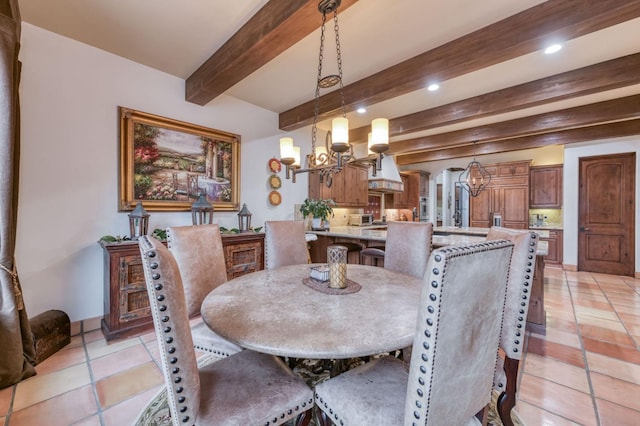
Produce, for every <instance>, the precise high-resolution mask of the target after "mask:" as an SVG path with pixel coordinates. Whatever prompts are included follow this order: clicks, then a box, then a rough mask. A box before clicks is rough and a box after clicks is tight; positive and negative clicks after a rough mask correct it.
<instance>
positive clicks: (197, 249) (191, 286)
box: [167, 225, 227, 317]
mask: <svg viewBox="0 0 640 426" xmlns="http://www.w3.org/2000/svg"><path fill="white" fill-rule="evenodd" d="M167 246H168V247H169V251H171V253H172V254H173V257H174V258H175V260H176V262H177V263H178V267H179V268H180V274H181V276H182V284H183V285H184V290H185V296H186V300H187V312H188V314H189V317H193V316H196V315H199V314H200V307H201V305H202V302H203V300H204V298H205V297H207V294H209V293H210V292H211V290H213V289H214V288H216V287H218V286H219V285H221V284H223V283H225V282H226V281H227V268H226V265H225V258H224V248H223V247H222V237H221V235H220V228H219V227H218V225H197V226H195V225H192V226H171V227H169V228H167Z"/></svg>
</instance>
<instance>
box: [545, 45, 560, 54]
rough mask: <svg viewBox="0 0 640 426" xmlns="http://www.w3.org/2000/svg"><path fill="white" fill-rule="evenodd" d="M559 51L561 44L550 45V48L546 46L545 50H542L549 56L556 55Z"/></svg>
mask: <svg viewBox="0 0 640 426" xmlns="http://www.w3.org/2000/svg"><path fill="white" fill-rule="evenodd" d="M560 49H562V45H561V44H558V43H556V44H552V45H550V46H547V48H546V49H544V53H546V54H547V55H550V54H552V53H556V52H557V51H559V50H560Z"/></svg>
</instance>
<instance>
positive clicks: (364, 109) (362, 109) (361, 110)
mask: <svg viewBox="0 0 640 426" xmlns="http://www.w3.org/2000/svg"><path fill="white" fill-rule="evenodd" d="M356 111H357V112H358V114H364V113H365V112H367V109H366V108H358V109H357V110H356Z"/></svg>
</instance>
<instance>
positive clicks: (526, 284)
mask: <svg viewBox="0 0 640 426" xmlns="http://www.w3.org/2000/svg"><path fill="white" fill-rule="evenodd" d="M497 239H502V240H509V241H511V242H513V244H514V247H513V256H512V257H511V265H510V266H509V284H508V286H507V301H506V306H505V314H504V320H503V323H502V335H501V337H500V347H501V348H502V350H503V351H504V353H505V355H506V356H508V357H509V358H511V359H517V360H520V359H521V358H522V346H523V344H524V337H525V326H526V321H527V314H528V312H529V300H530V299H531V297H530V296H531V286H532V283H533V274H534V272H535V265H536V251H537V249H538V241H539V238H538V235H537V234H536V233H535V232H532V231H525V230H516V229H507V228H501V227H497V226H494V227H491V228H490V229H489V233H488V234H487V240H497ZM496 373H497V374H496V385H497V386H498V387H499V388H502V389H504V388H503V386H504V380H505V379H504V373H503V372H502V371H497V372H496ZM500 383H502V386H500Z"/></svg>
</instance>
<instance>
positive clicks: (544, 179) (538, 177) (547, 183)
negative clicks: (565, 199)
mask: <svg viewBox="0 0 640 426" xmlns="http://www.w3.org/2000/svg"><path fill="white" fill-rule="evenodd" d="M529 186H530V187H531V191H530V198H529V207H530V208H532V209H559V208H562V164H555V165H551V166H534V167H531V169H530V178H529Z"/></svg>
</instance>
